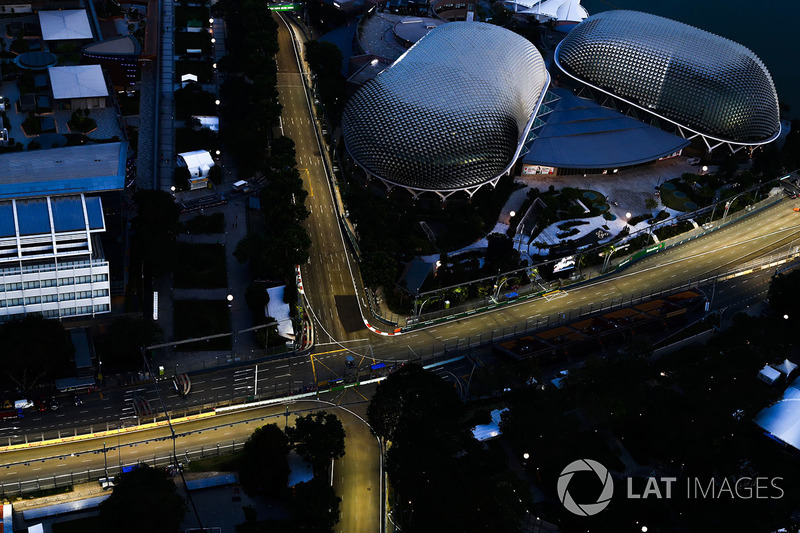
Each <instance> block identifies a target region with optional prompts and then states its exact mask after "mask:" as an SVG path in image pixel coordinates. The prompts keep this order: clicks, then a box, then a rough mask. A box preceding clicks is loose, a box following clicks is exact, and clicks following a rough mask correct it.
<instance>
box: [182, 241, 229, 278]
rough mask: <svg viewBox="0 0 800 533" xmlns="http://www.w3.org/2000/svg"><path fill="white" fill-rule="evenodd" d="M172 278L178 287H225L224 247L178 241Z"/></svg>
mask: <svg viewBox="0 0 800 533" xmlns="http://www.w3.org/2000/svg"><path fill="white" fill-rule="evenodd" d="M176 246H177V248H178V253H177V261H176V264H175V270H174V271H173V278H174V280H175V287H177V288H179V289H212V288H219V287H226V286H227V285H228V277H227V275H226V273H225V247H224V246H223V245H221V244H187V243H178V244H177V245H176Z"/></svg>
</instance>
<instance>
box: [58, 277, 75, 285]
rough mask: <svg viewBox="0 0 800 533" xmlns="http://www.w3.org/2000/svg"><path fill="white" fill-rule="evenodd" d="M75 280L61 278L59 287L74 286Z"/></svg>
mask: <svg viewBox="0 0 800 533" xmlns="http://www.w3.org/2000/svg"><path fill="white" fill-rule="evenodd" d="M74 284H75V278H61V279H59V280H58V286H59V287H61V286H63V285H74Z"/></svg>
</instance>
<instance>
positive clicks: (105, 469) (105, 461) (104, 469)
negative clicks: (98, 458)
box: [103, 441, 108, 481]
mask: <svg viewBox="0 0 800 533" xmlns="http://www.w3.org/2000/svg"><path fill="white" fill-rule="evenodd" d="M103 471H104V472H105V473H106V481H108V458H107V456H106V442H105V441H103Z"/></svg>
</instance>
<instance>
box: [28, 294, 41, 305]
mask: <svg viewBox="0 0 800 533" xmlns="http://www.w3.org/2000/svg"><path fill="white" fill-rule="evenodd" d="M40 303H42V297H41V296H29V297H27V298H25V305H30V304H40Z"/></svg>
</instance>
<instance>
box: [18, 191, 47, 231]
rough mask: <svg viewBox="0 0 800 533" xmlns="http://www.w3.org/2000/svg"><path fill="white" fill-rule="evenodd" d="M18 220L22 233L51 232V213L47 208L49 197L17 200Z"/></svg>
mask: <svg viewBox="0 0 800 533" xmlns="http://www.w3.org/2000/svg"><path fill="white" fill-rule="evenodd" d="M17 220H18V221H19V234H20V235H37V234H39V233H50V213H49V212H48V210H47V199H45V198H36V199H32V200H19V201H18V202H17Z"/></svg>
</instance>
